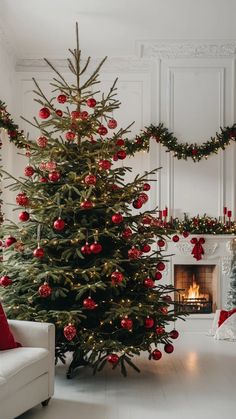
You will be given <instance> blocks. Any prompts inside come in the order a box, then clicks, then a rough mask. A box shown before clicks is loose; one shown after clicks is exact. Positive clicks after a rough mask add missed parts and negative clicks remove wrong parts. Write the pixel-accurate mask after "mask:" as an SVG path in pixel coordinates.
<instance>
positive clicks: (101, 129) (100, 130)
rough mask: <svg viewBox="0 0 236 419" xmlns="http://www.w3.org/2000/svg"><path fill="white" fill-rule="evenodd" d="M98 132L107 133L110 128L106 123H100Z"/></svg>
mask: <svg viewBox="0 0 236 419" xmlns="http://www.w3.org/2000/svg"><path fill="white" fill-rule="evenodd" d="M97 133H98V134H99V135H106V134H107V133H108V130H107V128H106V127H105V126H104V125H100V126H99V127H98V130H97Z"/></svg>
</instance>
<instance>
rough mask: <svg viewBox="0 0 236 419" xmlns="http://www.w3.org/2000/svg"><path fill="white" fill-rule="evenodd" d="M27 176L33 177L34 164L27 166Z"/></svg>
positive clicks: (25, 171)
mask: <svg viewBox="0 0 236 419" xmlns="http://www.w3.org/2000/svg"><path fill="white" fill-rule="evenodd" d="M24 173H25V176H28V177H31V176H33V174H34V168H33V167H32V166H27V167H26V168H25V170H24Z"/></svg>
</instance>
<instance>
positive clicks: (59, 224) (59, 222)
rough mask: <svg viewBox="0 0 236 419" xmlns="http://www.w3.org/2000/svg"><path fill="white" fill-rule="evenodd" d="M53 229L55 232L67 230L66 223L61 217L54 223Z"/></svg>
mask: <svg viewBox="0 0 236 419" xmlns="http://www.w3.org/2000/svg"><path fill="white" fill-rule="evenodd" d="M53 227H54V228H55V230H58V231H61V230H63V229H64V228H65V221H64V220H62V219H61V218H60V217H59V218H58V219H57V220H55V221H54V223H53Z"/></svg>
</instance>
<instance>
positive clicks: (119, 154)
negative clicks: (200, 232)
mask: <svg viewBox="0 0 236 419" xmlns="http://www.w3.org/2000/svg"><path fill="white" fill-rule="evenodd" d="M116 155H117V157H118V159H119V160H124V159H125V158H126V156H127V154H126V152H125V150H119V151H117V153H116Z"/></svg>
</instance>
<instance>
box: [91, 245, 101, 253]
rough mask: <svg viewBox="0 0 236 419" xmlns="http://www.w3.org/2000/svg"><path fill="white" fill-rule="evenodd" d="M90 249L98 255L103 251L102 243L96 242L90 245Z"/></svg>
mask: <svg viewBox="0 0 236 419" xmlns="http://www.w3.org/2000/svg"><path fill="white" fill-rule="evenodd" d="M90 250H91V252H92V253H94V254H95V255H97V254H98V253H101V251H102V245H101V244H100V243H98V242H94V243H92V244H91V245H90Z"/></svg>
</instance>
